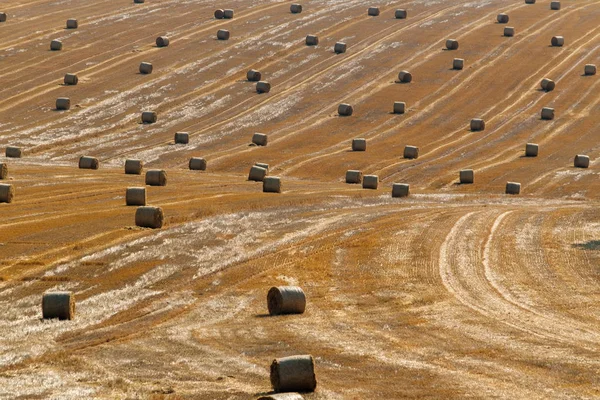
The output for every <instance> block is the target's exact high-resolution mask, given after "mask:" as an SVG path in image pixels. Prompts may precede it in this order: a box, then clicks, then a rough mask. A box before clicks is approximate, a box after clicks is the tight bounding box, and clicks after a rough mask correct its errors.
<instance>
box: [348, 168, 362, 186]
mask: <svg viewBox="0 0 600 400" xmlns="http://www.w3.org/2000/svg"><path fill="white" fill-rule="evenodd" d="M361 182H362V172H360V171H357V170H354V169H350V170H348V171H346V183H361Z"/></svg>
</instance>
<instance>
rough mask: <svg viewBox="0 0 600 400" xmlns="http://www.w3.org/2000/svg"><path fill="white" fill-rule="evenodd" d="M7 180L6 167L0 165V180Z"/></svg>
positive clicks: (4, 164)
mask: <svg viewBox="0 0 600 400" xmlns="http://www.w3.org/2000/svg"><path fill="white" fill-rule="evenodd" d="M6 178H8V165H6V163H0V179H6Z"/></svg>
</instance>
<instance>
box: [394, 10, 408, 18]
mask: <svg viewBox="0 0 600 400" xmlns="http://www.w3.org/2000/svg"><path fill="white" fill-rule="evenodd" d="M394 16H395V17H396V19H406V17H408V13H407V12H406V10H403V9H399V10H396V12H395V13H394Z"/></svg>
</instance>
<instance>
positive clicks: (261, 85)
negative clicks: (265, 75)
mask: <svg viewBox="0 0 600 400" xmlns="http://www.w3.org/2000/svg"><path fill="white" fill-rule="evenodd" d="M270 91H271V84H270V83H269V82H267V81H259V82H256V93H269V92H270Z"/></svg>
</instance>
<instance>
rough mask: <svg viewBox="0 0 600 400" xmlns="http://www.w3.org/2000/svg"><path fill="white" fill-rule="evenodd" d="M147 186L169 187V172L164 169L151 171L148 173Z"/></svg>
mask: <svg viewBox="0 0 600 400" xmlns="http://www.w3.org/2000/svg"><path fill="white" fill-rule="evenodd" d="M146 185H149V186H167V171H165V170H163V169H150V170H148V171H146Z"/></svg>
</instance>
